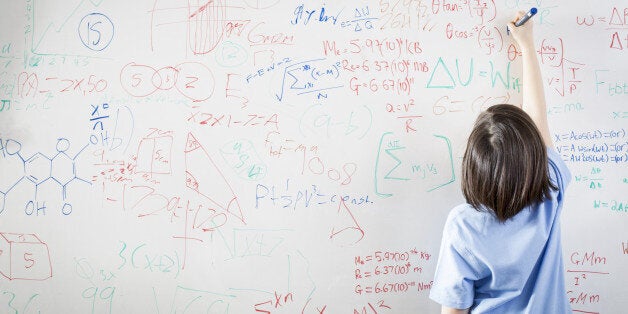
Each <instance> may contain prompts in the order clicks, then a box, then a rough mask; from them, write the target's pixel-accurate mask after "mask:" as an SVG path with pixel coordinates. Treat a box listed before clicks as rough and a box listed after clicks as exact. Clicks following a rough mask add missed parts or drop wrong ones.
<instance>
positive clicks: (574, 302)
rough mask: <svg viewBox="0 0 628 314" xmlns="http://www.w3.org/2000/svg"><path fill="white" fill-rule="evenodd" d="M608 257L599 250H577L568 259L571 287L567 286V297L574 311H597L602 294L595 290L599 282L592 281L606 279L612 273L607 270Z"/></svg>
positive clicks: (567, 268) (567, 270)
mask: <svg viewBox="0 0 628 314" xmlns="http://www.w3.org/2000/svg"><path fill="white" fill-rule="evenodd" d="M607 262H608V261H607V258H606V257H605V256H603V255H600V254H599V253H598V252H596V251H594V250H592V251H585V252H581V251H575V252H572V253H571V254H570V255H569V258H568V260H567V261H566V267H565V268H566V272H567V280H568V282H569V280H570V277H569V275H571V276H572V277H571V279H572V281H571V287H569V286H568V287H567V298H568V299H569V303H570V304H571V307H572V309H573V311H574V312H582V313H597V311H595V306H596V305H597V304H599V303H600V302H601V299H602V296H601V295H600V294H599V293H598V292H597V291H595V290H594V287H595V286H598V285H597V284H593V285H590V284H589V283H590V282H591V281H599V280H605V279H607V278H608V275H610V273H609V272H607V271H606V270H605V267H606V265H607Z"/></svg>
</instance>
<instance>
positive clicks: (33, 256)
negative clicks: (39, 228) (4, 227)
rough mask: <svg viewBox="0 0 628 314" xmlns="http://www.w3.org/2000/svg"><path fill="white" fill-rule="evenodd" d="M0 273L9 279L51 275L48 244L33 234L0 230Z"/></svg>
mask: <svg viewBox="0 0 628 314" xmlns="http://www.w3.org/2000/svg"><path fill="white" fill-rule="evenodd" d="M0 274H2V276H4V277H6V278H7V279H9V280H15V279H21V280H46V279H48V278H50V277H52V265H51V263H50V252H49V251H48V245H47V244H46V243H44V242H42V241H41V240H40V239H39V238H38V237H37V236H36V235H34V234H23V233H3V232H0Z"/></svg>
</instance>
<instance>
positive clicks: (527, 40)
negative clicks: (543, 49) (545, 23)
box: [508, 11, 534, 51]
mask: <svg viewBox="0 0 628 314" xmlns="http://www.w3.org/2000/svg"><path fill="white" fill-rule="evenodd" d="M525 14H526V12H524V11H519V12H518V13H517V15H516V16H515V18H514V19H513V20H512V21H510V22H509V23H508V29H509V30H510V34H511V35H512V38H513V39H514V40H515V42H516V43H517V45H518V46H519V48H520V49H521V50H522V51H526V50H533V49H534V33H533V30H532V29H533V24H534V23H533V21H532V19H530V20H528V21H527V22H525V24H523V25H521V26H515V22H517V21H518V20H519V19H520V18H522V17H523V16H524V15H525Z"/></svg>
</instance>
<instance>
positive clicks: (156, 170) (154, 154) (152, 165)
mask: <svg viewBox="0 0 628 314" xmlns="http://www.w3.org/2000/svg"><path fill="white" fill-rule="evenodd" d="M171 149H172V137H171V136H159V137H152V138H145V139H142V140H141V141H140V145H139V147H138V150H137V168H136V170H137V172H138V173H150V174H171V173H172V169H171V165H170V158H171Z"/></svg>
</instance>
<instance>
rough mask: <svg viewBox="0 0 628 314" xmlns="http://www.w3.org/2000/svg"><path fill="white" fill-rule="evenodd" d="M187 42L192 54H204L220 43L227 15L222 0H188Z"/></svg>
mask: <svg viewBox="0 0 628 314" xmlns="http://www.w3.org/2000/svg"><path fill="white" fill-rule="evenodd" d="M188 8H189V12H190V15H189V16H188V38H189V40H188V42H189V43H190V49H192V52H194V54H206V53H209V52H211V51H212V50H214V48H216V46H217V45H218V44H219V43H220V41H221V40H222V36H223V31H224V21H225V17H226V15H227V12H226V6H225V5H224V4H223V1H222V0H209V1H207V0H203V1H198V0H197V1H193V0H190V1H188Z"/></svg>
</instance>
